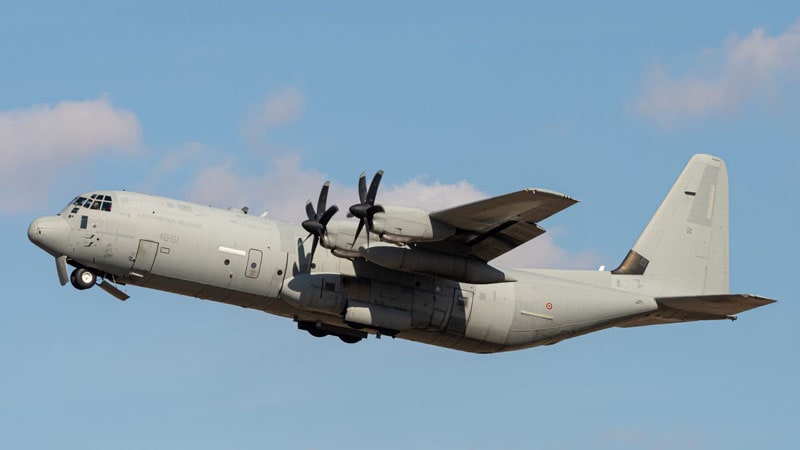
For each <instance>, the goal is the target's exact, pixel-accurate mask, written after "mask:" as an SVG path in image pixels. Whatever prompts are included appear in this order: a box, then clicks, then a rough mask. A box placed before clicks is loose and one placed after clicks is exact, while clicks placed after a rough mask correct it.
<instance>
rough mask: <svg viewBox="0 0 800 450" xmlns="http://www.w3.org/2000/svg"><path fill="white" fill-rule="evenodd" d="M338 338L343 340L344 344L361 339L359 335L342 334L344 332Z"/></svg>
mask: <svg viewBox="0 0 800 450" xmlns="http://www.w3.org/2000/svg"><path fill="white" fill-rule="evenodd" d="M339 339H341V340H342V342H344V343H346V344H355V343H356V342H358V341H360V340H361V338H360V337H355V336H347V335H344V334H343V335H341V336H339Z"/></svg>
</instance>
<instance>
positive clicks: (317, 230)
mask: <svg viewBox="0 0 800 450" xmlns="http://www.w3.org/2000/svg"><path fill="white" fill-rule="evenodd" d="M330 187H331V183H330V181H326V182H325V184H323V185H322V190H320V192H319V200H317V209H316V211H315V210H314V205H312V204H311V200H308V202H306V215H307V216H308V220H304V221H303V223H302V225H303V228H304V229H305V230H306V231H308V233H309V234H308V237H311V236H314V241H313V243H312V244H311V256H310V257H309V258H308V270H309V271H310V270H311V261H313V260H314V252H315V251H316V250H317V244H318V243H319V240H320V239H322V238H323V237H324V236H325V235H326V234H327V233H328V229H327V225H328V222H330V220H331V217H333V215H334V214H336V212H337V211H339V207H338V206H336V205H333V206H331V207H330V208H328V209H325V205H326V203H328V189H330ZM308 237H306V239H308Z"/></svg>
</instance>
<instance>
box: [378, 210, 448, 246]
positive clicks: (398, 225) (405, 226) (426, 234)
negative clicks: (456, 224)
mask: <svg viewBox="0 0 800 450" xmlns="http://www.w3.org/2000/svg"><path fill="white" fill-rule="evenodd" d="M381 210H382V211H378V212H376V213H375V214H374V215H373V216H372V231H373V232H374V233H377V234H378V235H380V236H381V240H384V241H387V242H394V243H397V244H406V243H409V242H430V241H441V240H443V239H447V238H448V237H450V236H452V235H454V234H455V232H456V229H455V228H453V227H451V226H450V225H446V224H443V223H441V222H439V221H437V220H434V219H431V216H430V214H429V212H428V211H426V210H424V209H420V208H409V207H407V206H393V205H381Z"/></svg>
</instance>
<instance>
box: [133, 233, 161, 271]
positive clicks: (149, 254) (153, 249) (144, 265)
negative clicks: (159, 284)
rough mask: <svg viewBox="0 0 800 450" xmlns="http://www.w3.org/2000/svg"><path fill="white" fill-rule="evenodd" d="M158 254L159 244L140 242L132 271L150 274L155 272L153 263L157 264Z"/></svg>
mask: <svg viewBox="0 0 800 450" xmlns="http://www.w3.org/2000/svg"><path fill="white" fill-rule="evenodd" d="M156 253H158V242H153V241H146V240H144V239H142V240H140V241H139V250H138V251H137V252H136V259H135V260H134V261H133V267H132V269H133V270H139V271H142V272H150V271H151V270H153V263H154V262H156Z"/></svg>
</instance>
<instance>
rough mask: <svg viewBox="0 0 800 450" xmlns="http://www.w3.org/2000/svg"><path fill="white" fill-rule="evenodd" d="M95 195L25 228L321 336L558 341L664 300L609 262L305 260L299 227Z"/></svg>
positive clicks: (146, 280)
mask: <svg viewBox="0 0 800 450" xmlns="http://www.w3.org/2000/svg"><path fill="white" fill-rule="evenodd" d="M98 193H99V195H101V196H103V197H101V198H110V203H109V206H108V207H107V208H100V207H97V205H94V206H95V207H96V208H95V209H92V208H91V207H86V206H82V205H76V204H74V203H73V204H71V205H68V206H67V208H65V209H64V210H63V211H62V212H61V213H60V214H59V215H58V216H53V217H48V218H42V219H38V220H37V221H35V222H34V223H33V224H31V228H30V230H29V236H31V239H32V240H34V242H36V240H37V239H39V240H40V241H42V242H44V244H45V245H41V244H39V243H37V244H39V245H40V246H42V247H43V248H45V249H46V250H47V251H48V252H50V253H51V254H53V255H54V256H58V255H69V263H70V264H72V265H74V266H76V267H79V268H86V269H90V270H92V271H94V272H96V273H98V274H99V275H100V277H102V278H104V279H105V281H103V282H104V283H109V282H116V283H119V284H125V285H135V286H142V287H147V288H152V289H157V290H162V291H167V292H172V293H176V294H182V295H187V296H191V297H197V298H201V299H207V300H213V301H217V302H223V303H228V304H232V305H238V306H242V307H245V308H252V309H257V310H261V311H265V312H268V313H271V314H276V315H279V316H283V317H288V318H293V319H294V320H295V321H296V322H298V326H299V327H300V328H302V329H306V330H308V331H309V332H311V333H312V334H314V335H317V336H322V335H326V334H333V335H337V336H340V337H343V340H346V339H347V338H348V337H349V338H350V339H351V340H352V341H355V340H358V338H360V337H365V336H366V335H367V334H378V335H392V336H396V337H399V338H404V339H410V340H414V341H420V342H425V343H428V344H433V345H438V346H443V347H449V348H455V349H460V350H465V351H470V352H479V353H490V352H497V351H504V350H513V349H518V348H525V347H532V346H536V345H542V344H552V343H555V342H558V341H560V340H563V339H565V338H568V337H572V336H575V335H579V334H584V333H586V332H589V331H595V330H598V329H602V328H607V327H610V326H614V325H616V324H618V323H620V322H621V321H624V320H626V319H629V318H631V317H636V316H641V315H644V314H647V313H648V312H650V311H654V310H657V309H658V306H657V304H656V302H655V301H654V299H653V298H652V297H650V296H648V295H642V294H638V293H632V292H628V291H626V290H622V289H617V288H614V287H613V285H614V275H612V274H610V273H608V272H583V273H582V274H581V275H580V276H578V277H577V278H578V280H576V279H575V278H576V275H575V272H574V271H569V272H567V271H564V272H562V271H554V270H541V271H530V270H526V271H522V270H504V272H506V274H507V275H508V276H509V278H510V279H514V280H516V281H514V282H504V283H493V284H467V283H460V282H456V281H452V280H449V279H445V278H440V277H434V276H429V275H421V274H415V273H408V272H400V271H395V270H390V269H386V268H383V267H381V266H377V265H375V264H372V263H370V262H368V261H366V260H364V259H358V258H353V259H348V258H340V257H336V256H334V255H333V254H332V253H331V252H330V251H328V250H325V249H320V250H318V251H317V252H316V255H315V256H314V259H313V265H312V268H311V269H310V270H309V267H308V256H309V251H310V249H309V247H310V246H309V245H308V244H307V243H306V233H305V232H304V230H303V229H302V228H301V227H299V226H297V225H293V224H289V223H284V222H280V221H275V220H268V219H266V218H262V217H258V216H251V215H247V214H246V213H244V212H243V211H241V210H223V209H217V208H213V207H209V206H202V205H198V204H193V203H189V202H184V201H179V200H173V199H169V198H164V197H157V196H150V195H144V194H138V193H133V192H126V191H102V192H101V191H98ZM95 195H98V194H95ZM88 197H89V194H85V195H83V196H81V198H88ZM81 203H85V202H81ZM104 209H110V210H104ZM48 235H52V236H49V237H48ZM562 273H563V274H566V273H569V274H570V279H567V278H562V277H560V275H561V274H562Z"/></svg>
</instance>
